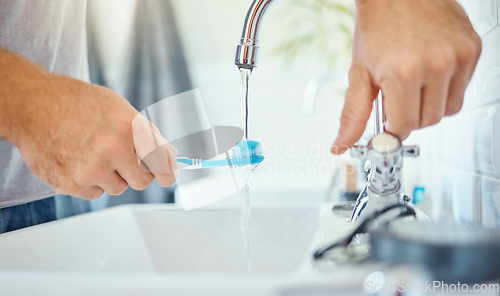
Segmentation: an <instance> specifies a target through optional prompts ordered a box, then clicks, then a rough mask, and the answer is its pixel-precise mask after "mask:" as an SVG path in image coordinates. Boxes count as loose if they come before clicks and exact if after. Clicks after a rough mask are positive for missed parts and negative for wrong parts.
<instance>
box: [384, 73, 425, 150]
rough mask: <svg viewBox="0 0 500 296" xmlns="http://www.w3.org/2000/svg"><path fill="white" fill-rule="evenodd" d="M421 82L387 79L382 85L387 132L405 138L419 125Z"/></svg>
mask: <svg viewBox="0 0 500 296" xmlns="http://www.w3.org/2000/svg"><path fill="white" fill-rule="evenodd" d="M421 89H422V84H421V82H417V81H411V79H408V80H406V82H405V83H402V82H401V81H400V79H397V80H392V79H391V80H387V81H386V82H385V83H384V84H383V85H382V93H383V95H384V99H383V106H384V112H385V120H386V121H385V128H386V130H387V132H389V133H391V134H394V135H396V136H398V137H399V138H400V139H401V140H404V139H406V138H407V137H408V136H409V135H410V133H411V131H412V130H414V129H417V128H418V127H419V125H420V101H421V100H420V98H421V93H422V92H421Z"/></svg>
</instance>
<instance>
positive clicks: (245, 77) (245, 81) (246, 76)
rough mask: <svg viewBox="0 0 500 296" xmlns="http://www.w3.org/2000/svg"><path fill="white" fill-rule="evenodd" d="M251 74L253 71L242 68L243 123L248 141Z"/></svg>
mask: <svg viewBox="0 0 500 296" xmlns="http://www.w3.org/2000/svg"><path fill="white" fill-rule="evenodd" d="M250 74H252V69H245V68H240V79H241V93H240V95H241V123H242V127H241V128H242V129H243V132H244V137H245V139H248V99H249V93H250Z"/></svg>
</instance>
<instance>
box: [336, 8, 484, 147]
mask: <svg viewBox="0 0 500 296" xmlns="http://www.w3.org/2000/svg"><path fill="white" fill-rule="evenodd" d="M356 5H357V18H356V28H355V32H354V36H353V50H352V63H351V68H350V71H349V88H348V90H347V92H346V99H345V105H344V109H343V111H342V117H341V124H340V130H339V135H338V137H337V139H336V140H335V142H334V143H333V146H332V149H331V151H332V153H335V154H341V153H343V152H344V151H345V150H347V149H348V148H349V147H351V146H352V145H353V144H354V143H355V142H356V141H357V140H359V138H360V137H361V135H362V134H363V131H364V129H365V126H366V122H367V120H368V118H369V117H370V112H371V110H372V102H373V101H374V99H375V98H376V97H377V94H378V91H379V90H380V89H381V90H382V93H383V96H384V100H383V106H384V112H385V120H386V121H385V127H386V130H387V131H388V132H390V133H392V134H395V135H397V136H399V137H400V138H401V139H402V140H404V139H406V138H407V137H408V136H409V135H410V133H411V131H412V130H415V129H419V128H423V127H426V126H430V125H433V124H436V123H438V122H439V121H440V120H441V118H442V117H444V116H447V115H453V114H455V113H457V112H458V111H459V110H460V109H461V108H462V104H463V100H464V92H465V89H466V87H467V84H468V83H469V81H470V79H471V77H472V74H473V72H474V69H475V67H476V64H477V61H478V59H479V56H480V54H481V39H480V38H479V36H478V35H477V34H476V32H475V31H474V30H473V28H472V25H471V23H470V21H469V19H468V17H467V15H466V14H465V12H464V11H463V9H462V8H461V7H460V5H459V4H458V3H456V1H455V0H398V1H394V0H357V1H356Z"/></svg>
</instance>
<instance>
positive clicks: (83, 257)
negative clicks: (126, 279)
mask: <svg viewBox="0 0 500 296" xmlns="http://www.w3.org/2000/svg"><path fill="white" fill-rule="evenodd" d="M240 217H241V209H239V208H231V209H215V208H211V209H199V210H193V211H189V212H185V211H184V210H182V209H178V208H176V207H174V206H168V205H133V206H121V207H118V208H113V209H109V210H105V211H101V212H96V213H91V214H86V215H81V216H78V217H73V218H69V219H65V220H61V221H56V222H52V223H48V224H44V225H40V226H37V227H32V228H28V229H25V230H21V231H17V232H12V233H7V234H4V235H2V236H1V237H0V238H1V240H0V254H3V255H2V256H1V257H0V269H11V270H12V269H17V270H20V269H21V270H22V269H24V270H26V269H27V270H33V269H35V270H52V271H75V272H100V273H103V272H104V273H247V272H248V262H247V258H246V257H247V256H245V252H244V237H243V232H242V229H241V225H240ZM320 218H321V209H320V208H319V207H317V206H300V207H298V206H287V205H284V206H281V207H258V206H257V207H254V208H252V215H251V223H250V235H251V236H250V239H251V245H250V260H251V269H250V272H251V273H284V272H292V271H294V270H295V269H296V268H297V267H298V266H299V264H300V263H301V262H302V261H303V260H304V257H305V255H306V251H307V250H308V248H309V246H310V244H311V241H312V239H313V236H314V233H315V231H316V229H317V227H318V225H319V220H320Z"/></svg>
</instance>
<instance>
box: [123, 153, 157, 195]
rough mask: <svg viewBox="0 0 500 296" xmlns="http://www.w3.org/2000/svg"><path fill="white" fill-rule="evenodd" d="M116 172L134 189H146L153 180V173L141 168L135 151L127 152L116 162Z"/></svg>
mask: <svg viewBox="0 0 500 296" xmlns="http://www.w3.org/2000/svg"><path fill="white" fill-rule="evenodd" d="M116 168H117V169H116V170H117V172H118V174H119V175H120V176H121V177H122V178H123V179H124V180H125V181H126V182H127V184H128V185H129V186H130V187H132V188H133V189H135V190H144V189H146V188H147V187H148V186H149V185H150V184H151V182H153V179H154V176H153V174H151V173H149V172H146V171H144V170H143V169H141V168H140V167H139V165H138V163H137V157H136V156H135V153H127V155H126V156H125V158H123V159H122V160H121V162H120V163H117V164H116Z"/></svg>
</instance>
